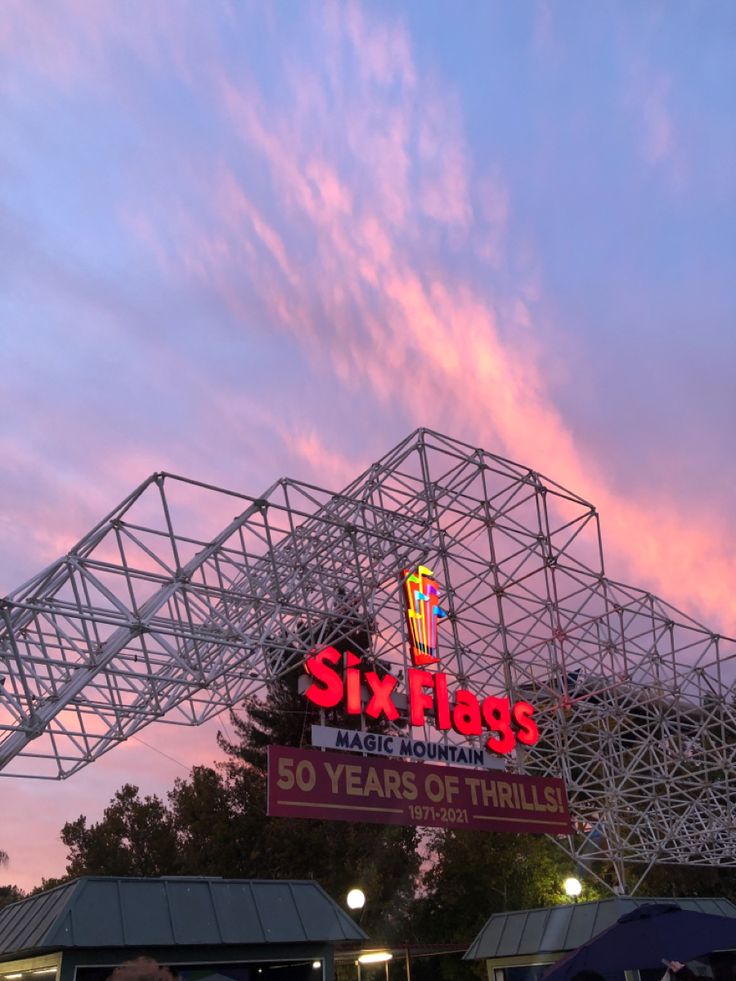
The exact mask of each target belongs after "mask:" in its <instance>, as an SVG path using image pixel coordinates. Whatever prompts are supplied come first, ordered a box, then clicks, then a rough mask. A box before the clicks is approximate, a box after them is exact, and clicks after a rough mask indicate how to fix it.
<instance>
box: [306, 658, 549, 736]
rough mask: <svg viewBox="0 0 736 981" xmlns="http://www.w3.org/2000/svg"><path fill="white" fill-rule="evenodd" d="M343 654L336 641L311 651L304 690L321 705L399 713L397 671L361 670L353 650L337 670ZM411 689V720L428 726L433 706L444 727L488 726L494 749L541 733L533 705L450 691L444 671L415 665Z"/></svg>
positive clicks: (470, 729)
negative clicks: (363, 700) (363, 694)
mask: <svg viewBox="0 0 736 981" xmlns="http://www.w3.org/2000/svg"><path fill="white" fill-rule="evenodd" d="M342 662H343V655H342V654H341V653H340V652H339V651H338V650H336V648H334V647H326V648H325V649H324V650H322V651H320V652H319V653H318V654H315V655H313V656H312V657H310V658H309V659H308V660H307V662H306V664H305V668H306V670H307V673H308V674H309V675H311V677H312V679H313V680H312V682H311V684H310V685H309V687H308V688H307V690H306V692H305V695H306V697H307V698H308V699H309V700H310V701H311V702H313V703H314V704H315V705H318V706H320V708H334V707H335V706H336V705H338V704H339V703H340V702H341V701H343V700H344V702H345V710H346V712H347V713H348V714H349V715H360V714H361V713H362V712H365V714H366V715H368V716H370V718H372V719H380V718H381V717H384V718H386V719H387V720H388V721H390V722H392V721H394V720H395V719H397V718H398V717H399V710H398V708H397V707H396V705H395V703H394V699H393V695H394V692H395V689H396V687H397V686H398V684H399V679H398V678H395V677H394V676H393V675H392V674H385V675H383V677H381V676H380V675H379V674H378V673H377V672H375V671H360V670H359V669H358V666H359V665H360V658H359V657H357V656H356V655H355V654H352V653H351V652H348V653H347V654H346V655H345V658H344V662H345V670H344V673H343V672H341V671H339V670H337V666H338V665H340V666H341V665H342ZM361 683H364V684H365V685H366V686H367V688H368V691H369V692H370V698H369V699H368V701H367V703H366V705H365V707H363V706H362V704H361ZM407 687H408V693H409V722H410V723H411V725H413V726H423V725H424V724H425V722H426V718H425V716H426V714H427V712H433V714H434V725H435V727H436V728H437V729H439V730H441V731H444V732H446V731H448V730H449V729H454V730H455V732H457V733H459V734H460V735H463V736H480V735H481V733H482V732H483V729H484V727H485V728H486V729H487V730H488V731H489V733H490V735H489V737H488V740H487V742H486V746H487V748H488V749H489V750H490V751H491V752H493V753H502V754H506V753H510V752H511V751H512V749H513V748H514V746H515V745H516V742H517V740H518V741H519V742H520V743H522V744H523V745H525V746H533V745H534V744H535V743H536V742H537V740H538V739H539V730H538V728H537V725H536V723H535V722H534V719H533V718H532V716H533V714H534V707H533V706H532V705H530V704H529V702H523V701H519V702H516V703H515V704H514V705H513V706H512V705H511V703H510V701H509V699H508V698H498V697H496V696H494V695H488V696H487V697H486V698H484V699H483V700H482V701H481V700H479V699H478V697H477V696H476V695H474V694H473V692H471V691H468V690H467V689H465V688H458V689H457V691H455V692H454V694H453V696H452V704H451V696H450V692H449V690H448V686H447V675H446V674H445V673H444V672H443V671H434V672H430V671H423V670H421V669H420V668H410V669H409V672H408V677H407Z"/></svg>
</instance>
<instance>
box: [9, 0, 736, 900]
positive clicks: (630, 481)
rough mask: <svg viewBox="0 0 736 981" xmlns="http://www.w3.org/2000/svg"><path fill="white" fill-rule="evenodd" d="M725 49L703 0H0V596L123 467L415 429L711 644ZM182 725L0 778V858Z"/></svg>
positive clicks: (725, 571)
mask: <svg viewBox="0 0 736 981" xmlns="http://www.w3.org/2000/svg"><path fill="white" fill-rule="evenodd" d="M735 42H736V5H734V4H733V3H732V2H730V0H724V2H719V0H710V2H709V3H707V4H702V3H698V2H696V0H678V2H676V3H671V2H670V3H667V2H665V0H662V2H655V0H641V2H638V3H632V2H610V3H609V2H605V0H601V2H597V3H595V4H591V3H589V2H585V0H564V2H563V0H557V2H543V0H539V2H531V0H530V2H528V3H516V2H513V0H503V2H501V0H482V2H471V0H465V2H463V3H461V4H458V3H452V2H450V0H442V2H439V0H412V2H406V0H405V2H396V0H393V2H380V0H372V2H370V3H365V4H363V5H360V4H358V3H328V2H321V3H314V4H309V3H306V2H305V3H289V2H286V0H283V2H261V3H251V2H237V3H235V2H233V3H226V2H224V0H209V2H207V3H203V2H192V3H186V2H182V0H167V2H156V0H150V2H149V0H146V2H144V0H125V2H119V0H118V2H112V0H110V2H105V0H87V2H83V0H68V2H66V0H0V284H1V288H0V343H1V345H2V346H1V348H0V351H1V352H2V368H3V370H2V380H1V381H0V384H1V385H2V388H3V400H2V404H3V413H2V419H1V420H0V442H1V446H2V453H1V454H0V468H1V478H0V479H1V485H0V486H1V487H2V508H0V594H2V595H5V594H7V593H9V592H10V591H11V590H12V589H13V588H14V587H16V586H17V585H19V584H20V583H21V582H22V581H23V580H25V579H26V578H28V577H29V576H31V575H32V574H33V573H34V572H36V571H38V570H39V569H40V568H41V567H42V566H43V565H45V564H46V563H48V562H49V561H51V560H52V559H54V558H56V557H58V556H59V555H61V554H62V553H64V552H66V551H67V550H68V549H69V548H70V547H71V546H72V545H73V544H74V542H75V541H76V540H77V539H78V538H80V537H81V536H82V535H83V534H84V533H85V531H86V530H87V529H88V528H89V527H90V526H91V525H92V524H94V522H95V521H96V520H97V519H98V518H99V517H101V516H102V515H103V514H104V513H106V512H107V511H109V510H110V509H111V508H112V507H113V506H114V505H115V504H116V503H117V502H118V501H119V500H120V499H121V498H123V497H124V496H125V495H126V493H127V492H128V491H129V490H130V489H132V488H133V487H134V486H135V485H137V484H138V483H139V482H140V481H141V480H142V479H143V478H144V477H145V476H146V475H147V474H149V473H151V472H152V471H154V470H169V471H173V472H176V473H181V474H185V475H187V476H191V477H194V478H198V479H201V480H206V481H208V482H211V483H214V484H218V485H221V486H225V487H229V488H233V489H235V490H239V491H243V492H245V493H249V494H258V493H260V492H261V491H263V490H264V489H265V488H266V487H267V486H269V485H270V484H271V483H272V482H273V481H274V480H275V479H276V478H278V477H280V476H285V475H288V476H292V477H296V478H301V479H307V480H310V481H313V482H314V483H317V484H319V485H321V486H325V487H329V488H334V489H339V488H340V487H341V486H342V485H344V484H346V483H347V482H348V481H349V480H350V479H351V478H352V477H353V476H355V475H356V474H357V473H358V472H359V471H360V470H362V469H363V468H364V467H365V466H367V465H368V464H370V463H371V462H372V461H373V460H375V459H376V458H378V457H379V456H381V455H382V454H383V453H385V452H386V451H387V450H388V449H390V447H392V446H393V445H394V444H395V443H397V442H398V441H399V440H400V439H401V438H402V437H403V436H405V435H406V434H407V433H408V432H409V431H411V430H413V429H415V428H416V427H418V426H428V427H431V428H433V429H437V430H440V431H441V432H445V433H447V434H449V435H451V436H455V437H457V438H460V439H464V440H467V441H469V442H470V443H472V444H473V445H477V446H482V447H484V448H485V449H487V450H489V451H491V452H493V453H499V454H501V455H504V456H507V457H510V458H511V459H513V460H516V461H519V462H521V463H523V464H526V465H528V466H530V467H533V468H534V469H535V470H538V471H541V472H542V473H544V474H546V475H548V476H549V477H550V478H552V479H554V480H556V481H558V482H559V483H561V484H563V485H565V486H567V487H569V488H570V489H571V490H573V491H575V492H576V493H578V494H580V495H582V496H584V497H586V498H587V499H589V500H592V501H593V502H594V503H595V504H596V505H597V506H598V508H599V510H600V512H601V520H602V528H603V534H604V542H605V547H606V554H607V563H608V570H607V571H608V573H609V575H611V576H613V577H615V578H618V579H622V580H624V581H627V582H631V583H633V584H635V585H638V586H641V587H644V588H647V589H651V590H652V591H654V592H656V593H658V594H659V595H661V596H662V597H663V598H665V599H666V600H668V601H669V602H671V603H674V604H675V605H676V606H678V607H680V608H681V609H682V610H684V611H685V612H687V613H689V614H691V615H694V616H696V617H698V618H700V619H702V620H704V621H705V622H706V623H707V624H709V625H712V626H713V628H714V629H717V630H719V631H722V632H724V633H728V634H730V635H732V636H733V635H734V634H736V599H734V588H735V585H736V560H735V559H734V552H735V550H736V523H735V522H734V516H733V512H732V508H733V500H734V492H733V488H734V484H735V483H736V461H735V459H734V430H735V429H736V425H735V424H736V384H734V378H735V375H736V330H735V323H736V319H735V316H734V314H735V313H736V285H735V284H736V277H735V276H734V268H735V260H736V213H735V211H736V209H735V203H736V126H735V125H734V119H735V118H736V117H735V115H734V113H735V110H736V105H735V104H734V103H735V102H736V58H734V43H735ZM216 728H217V726H210V727H209V728H208V730H207V731H197V730H181V731H179V730H173V731H172V730H169V729H164V730H161V729H158V730H156V733H155V734H153V733H154V730H153V729H147V730H145V731H144V732H143V734H142V736H141V738H142V739H143V740H145V741H146V742H148V743H153V742H155V743H156V749H155V750H154V749H151V748H149V747H148V746H146V745H144V743H142V742H139V741H136V742H131V743H128V744H127V745H126V746H125V747H121V748H120V749H118V750H116V751H115V752H113V753H111V754H110V755H109V756H107V757H106V758H105V759H104V760H103V761H101V762H100V763H98V764H96V765H94V766H92V767H89V768H87V770H85V771H83V772H82V773H81V774H80V775H78V776H76V777H74V778H72V779H71V780H69V781H66V782H64V783H62V784H55V783H40V782H39V783H31V782H22V781H10V780H7V779H6V780H3V779H2V778H0V848H2V849H5V850H6V851H8V852H9V853H10V857H11V862H10V865H9V867H8V868H7V869H6V870H4V871H0V881H8V882H15V883H17V884H19V885H21V886H23V887H30V886H32V885H35V884H37V883H38V882H39V881H40V879H41V876H42V875H45V876H50V875H59V874H60V873H61V872H62V871H63V866H64V849H63V847H62V846H61V844H60V843H59V842H58V832H59V830H60V828H61V826H62V824H63V823H64V821H66V820H69V819H72V818H76V817H77V816H78V815H79V814H80V812H84V813H86V814H88V815H90V817H92V818H97V817H99V815H100V813H101V811H102V808H103V806H104V804H105V803H106V802H107V801H108V800H109V798H110V796H111V795H112V793H113V792H114V790H115V789H117V787H119V786H120V785H121V784H122V783H123V782H125V781H133V782H137V783H139V784H140V785H141V786H142V787H143V788H144V789H145V790H146V791H147V792H150V791H153V790H156V791H158V792H164V791H165V789H166V788H167V787H168V786H170V785H171V782H172V781H173V779H174V777H175V776H181V775H185V773H186V770H187V769H188V767H189V766H191V765H192V763H195V762H206V761H209V760H210V759H212V758H213V756H214V754H215V745H214V735H213V733H214V731H215V730H216ZM162 732H163V735H161V733H162ZM162 753H165V754H166V755H161V754H162ZM10 800H12V806H11V807H8V808H6V806H5V805H6V802H8V801H10Z"/></svg>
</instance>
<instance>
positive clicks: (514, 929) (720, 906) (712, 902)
mask: <svg viewBox="0 0 736 981" xmlns="http://www.w3.org/2000/svg"><path fill="white" fill-rule="evenodd" d="M644 903H678V904H679V905H680V906H682V908H683V909H689V910H696V911H698V912H701V913H713V914H716V915H718V916H734V917H736V906H735V905H734V904H733V903H732V902H730V900H728V899H705V898H697V899H673V898H672V897H671V896H670V897H668V898H664V899H652V898H651V897H648V896H647V897H645V896H636V897H634V898H631V897H621V898H618V897H613V898H611V899H600V900H598V901H596V902H592V903H574V904H571V905H569V906H547V907H545V908H543V909H531V910H518V911H516V912H513V913H495V914H494V915H493V916H492V917H491V918H490V919H489V920H488V921H487V923H486V924H485V926H483V928H482V929H481V931H480V933H479V934H478V936H477V937H476V938H475V940H474V941H473V942H472V944H471V945H470V947H468V950H467V952H466V954H465V956H464V960H468V961H478V960H488V959H491V958H497V957H518V956H519V955H520V954H559V953H562V952H564V951H568V950H575V948H576V947H579V946H580V945H581V944H584V943H585V942H586V941H587V940H590V938H591V937H595V936H596V935H597V934H599V933H600V932H601V930H605V929H606V927H609V926H612V925H613V924H614V923H615V922H616V920H617V919H618V918H619V917H620V916H623V915H624V913H628V912H630V911H631V910H633V909H635V908H636V907H637V906H642V905H643V904H644Z"/></svg>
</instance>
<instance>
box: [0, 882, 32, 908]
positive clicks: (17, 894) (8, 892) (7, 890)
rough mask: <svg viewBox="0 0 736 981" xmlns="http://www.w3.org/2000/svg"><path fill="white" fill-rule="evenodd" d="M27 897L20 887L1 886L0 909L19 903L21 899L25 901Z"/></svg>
mask: <svg viewBox="0 0 736 981" xmlns="http://www.w3.org/2000/svg"><path fill="white" fill-rule="evenodd" d="M25 896H26V894H25V893H24V892H23V890H22V889H19V888H18V886H0V909H2V907H3V906H10V905H11V904H12V903H19V902H20V901H21V899H25Z"/></svg>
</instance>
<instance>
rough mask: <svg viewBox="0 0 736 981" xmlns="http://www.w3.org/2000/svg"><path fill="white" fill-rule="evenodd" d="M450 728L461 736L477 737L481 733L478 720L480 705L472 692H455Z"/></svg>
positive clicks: (463, 690) (480, 725)
mask: <svg viewBox="0 0 736 981" xmlns="http://www.w3.org/2000/svg"><path fill="white" fill-rule="evenodd" d="M452 728H453V729H454V730H455V732H459V733H460V735H461V736H479V735H480V734H481V732H482V731H483V723H482V722H481V718H480V703H479V702H478V699H477V698H476V697H475V695H474V694H473V693H472V691H465V689H463V688H461V689H460V690H459V691H456V692H455V707H454V708H453V710H452Z"/></svg>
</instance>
